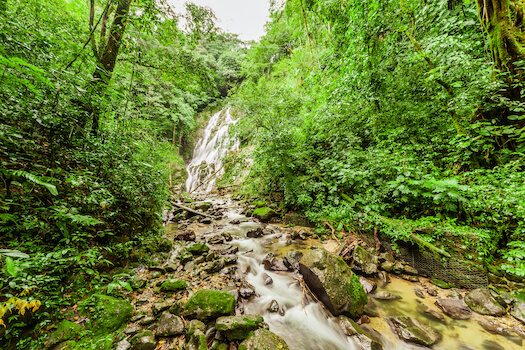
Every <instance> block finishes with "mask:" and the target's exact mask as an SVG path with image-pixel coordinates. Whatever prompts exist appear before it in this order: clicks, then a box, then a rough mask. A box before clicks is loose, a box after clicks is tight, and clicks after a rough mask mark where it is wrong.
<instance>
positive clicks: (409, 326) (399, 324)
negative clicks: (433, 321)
mask: <svg viewBox="0 0 525 350" xmlns="http://www.w3.org/2000/svg"><path fill="white" fill-rule="evenodd" d="M388 321H389V324H390V327H391V328H392V330H393V331H394V333H396V334H397V335H398V336H399V338H401V339H402V340H404V341H406V342H409V343H415V344H420V345H424V346H432V345H434V344H436V343H437V342H439V341H440V340H441V339H442V335H441V334H440V333H438V332H437V331H436V330H434V329H433V328H432V327H430V326H427V325H424V324H422V323H421V322H419V321H418V320H416V319H415V318H412V317H407V316H399V317H389V318H388Z"/></svg>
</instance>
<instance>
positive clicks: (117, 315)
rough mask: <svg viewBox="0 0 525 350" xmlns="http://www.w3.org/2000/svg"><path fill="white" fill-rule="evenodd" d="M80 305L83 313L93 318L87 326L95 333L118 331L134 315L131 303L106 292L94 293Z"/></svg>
mask: <svg viewBox="0 0 525 350" xmlns="http://www.w3.org/2000/svg"><path fill="white" fill-rule="evenodd" d="M93 304H94V306H93V307H91V306H92V305H93ZM79 306H80V307H79V309H80V310H81V314H82V315H86V316H87V317H88V318H89V319H90V320H91V321H90V322H86V328H88V329H91V330H92V331H93V333H94V334H95V335H103V334H109V333H112V332H114V331H116V330H117V329H119V328H120V327H121V326H123V325H124V324H127V323H128V322H129V320H130V319H131V316H132V315H133V305H131V303H129V302H128V301H126V300H121V299H116V298H113V297H110V296H107V295H104V294H93V295H92V296H91V298H89V299H87V300H86V301H84V302H82V303H80V305H79Z"/></svg>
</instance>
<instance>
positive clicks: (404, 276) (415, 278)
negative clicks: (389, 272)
mask: <svg viewBox="0 0 525 350" xmlns="http://www.w3.org/2000/svg"><path fill="white" fill-rule="evenodd" d="M399 277H401V278H402V279H404V280H405V281H410V282H414V283H417V282H419V277H418V276H413V275H407V274H401V275H400V276H399Z"/></svg>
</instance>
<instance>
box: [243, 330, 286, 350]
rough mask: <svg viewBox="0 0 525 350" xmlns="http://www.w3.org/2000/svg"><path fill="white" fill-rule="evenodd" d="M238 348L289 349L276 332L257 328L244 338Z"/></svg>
mask: <svg viewBox="0 0 525 350" xmlns="http://www.w3.org/2000/svg"><path fill="white" fill-rule="evenodd" d="M239 349H243V350H277V349H279V350H289V348H288V345H286V343H285V341H284V340H282V339H281V337H279V336H278V335H277V334H274V333H272V332H270V331H269V330H267V329H264V328H259V329H257V330H256V331H255V332H253V334H252V335H250V337H248V338H247V339H245V340H244V341H243V342H242V343H241V344H240V345H239Z"/></svg>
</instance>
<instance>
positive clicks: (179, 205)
mask: <svg viewBox="0 0 525 350" xmlns="http://www.w3.org/2000/svg"><path fill="white" fill-rule="evenodd" d="M171 204H173V205H174V206H176V207H179V208H181V209H184V210H186V211H189V212H190V213H193V214H197V215H200V216H204V217H207V218H213V216H211V215H210V214H206V213H203V212H202V211H198V210H194V209H191V208H188V207H186V206H184V205H182V204H179V203H175V202H171Z"/></svg>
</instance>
